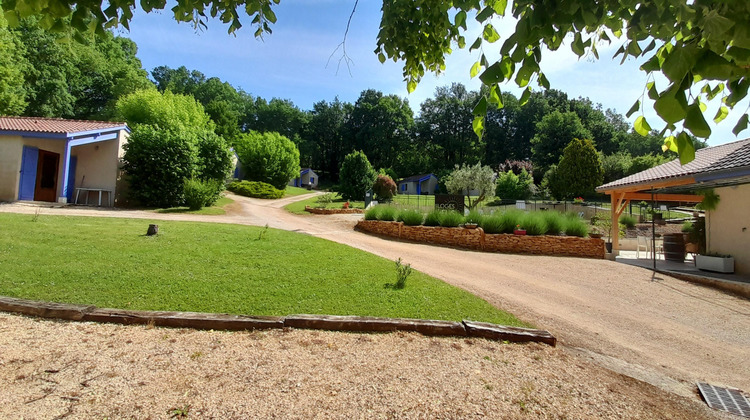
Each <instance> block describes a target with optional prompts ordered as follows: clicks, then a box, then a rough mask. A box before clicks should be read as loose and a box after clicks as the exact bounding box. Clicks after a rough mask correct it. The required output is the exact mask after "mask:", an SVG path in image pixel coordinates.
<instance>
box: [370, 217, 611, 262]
mask: <svg viewBox="0 0 750 420" xmlns="http://www.w3.org/2000/svg"><path fill="white" fill-rule="evenodd" d="M355 229H359V230H361V231H364V232H370V233H375V234H378V235H383V236H390V237H393V238H399V239H405V240H409V241H415V242H424V243H430V244H437V245H449V246H456V247H460V248H469V249H475V250H480V251H490V252H503V253H511V254H536V255H562V256H568V257H584V258H602V259H603V258H604V257H605V255H606V249H605V247H604V240H602V239H598V238H597V239H595V238H578V237H574V236H547V235H545V236H530V235H526V236H524V235H511V234H486V233H484V231H483V230H482V228H476V229H465V228H445V227H439V226H404V224H403V223H401V222H382V221H379V220H361V221H359V222H358V223H357V225H356V226H355Z"/></svg>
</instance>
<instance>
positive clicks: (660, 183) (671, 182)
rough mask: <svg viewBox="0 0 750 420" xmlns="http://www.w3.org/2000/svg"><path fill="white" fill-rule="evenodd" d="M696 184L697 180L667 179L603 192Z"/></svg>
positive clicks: (690, 178) (611, 192)
mask: <svg viewBox="0 0 750 420" xmlns="http://www.w3.org/2000/svg"><path fill="white" fill-rule="evenodd" d="M691 184H695V178H693V177H689V178H677V179H666V180H664V181H656V182H652V183H650V184H638V185H623V186H622V187H613V188H612V189H611V190H606V191H602V192H603V193H605V194H613V193H615V192H635V191H643V190H649V189H653V188H666V187H679V186H682V185H691Z"/></svg>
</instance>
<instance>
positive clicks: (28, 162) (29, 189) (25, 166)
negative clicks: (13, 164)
mask: <svg viewBox="0 0 750 420" xmlns="http://www.w3.org/2000/svg"><path fill="white" fill-rule="evenodd" d="M38 161H39V149H37V148H36V147H31V146H23V154H22V155H21V180H20V181H19V183H18V199H19V200H33V199H34V188H35V187H36V166H37V162H38Z"/></svg>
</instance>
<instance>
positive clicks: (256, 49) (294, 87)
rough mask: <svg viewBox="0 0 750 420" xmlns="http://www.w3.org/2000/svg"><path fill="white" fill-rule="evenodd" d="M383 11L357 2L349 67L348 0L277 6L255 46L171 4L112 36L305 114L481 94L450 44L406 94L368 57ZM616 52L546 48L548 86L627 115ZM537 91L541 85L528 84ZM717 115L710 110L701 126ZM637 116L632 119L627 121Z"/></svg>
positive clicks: (150, 61) (629, 83)
mask: <svg viewBox="0 0 750 420" xmlns="http://www.w3.org/2000/svg"><path fill="white" fill-rule="evenodd" d="M381 4H382V2H380V1H377V0H360V1H359V4H358V6H357V9H356V11H355V13H354V15H353V17H352V21H351V26H350V29H349V33H348V35H347V39H346V52H347V55H348V57H349V58H350V60H351V63H350V64H349V65H348V66H347V64H346V62H345V61H344V60H340V59H341V57H342V51H341V49H338V50H337V47H338V46H339V44H340V43H341V42H342V40H343V37H344V32H345V30H346V23H347V20H348V19H349V16H350V14H351V12H352V7H353V6H354V0H282V1H281V4H279V5H277V6H274V11H275V13H276V16H277V18H278V20H277V23H276V24H273V25H271V29H272V31H273V33H272V34H265V35H264V36H263V39H262V40H260V39H256V38H255V37H254V36H253V33H254V32H255V28H253V27H252V26H251V25H250V18H247V17H246V18H245V19H244V20H243V19H242V18H241V21H242V22H243V23H244V24H245V26H244V27H243V28H241V29H240V30H239V31H237V32H236V33H235V35H229V34H228V33H227V28H228V26H227V25H224V24H222V23H221V22H220V21H218V20H211V21H209V22H208V28H207V29H204V30H202V31H196V30H195V29H194V28H193V26H192V24H189V23H178V22H176V21H175V20H174V19H173V17H172V13H171V11H170V10H169V8H170V7H171V6H170V3H168V4H167V8H166V10H164V11H159V12H152V13H149V14H146V13H143V12H142V11H140V10H138V11H136V13H135V17H134V18H133V20H132V22H131V24H130V31H129V32H128V31H122V30H121V31H119V32H118V34H119V35H122V36H126V37H129V38H131V39H132V40H133V41H135V42H136V43H137V44H138V58H140V59H141V61H142V63H143V67H144V68H145V69H146V70H148V71H149V72H150V71H151V70H153V68H154V67H157V66H162V65H164V66H169V67H172V68H177V67H180V66H185V67H187V68H188V69H189V70H198V71H200V72H202V73H203V74H205V75H206V77H218V78H220V79H221V80H223V81H226V82H229V83H230V84H232V85H233V86H235V87H236V88H241V89H243V90H245V91H246V92H248V93H250V94H252V95H253V96H260V97H263V98H266V99H268V100H270V99H272V98H282V99H290V100H292V101H293V102H294V104H295V105H297V106H298V107H299V108H301V109H304V110H309V109H311V108H312V106H313V104H314V103H316V102H319V101H321V100H325V101H331V100H333V99H334V98H336V97H338V98H339V99H340V100H341V101H345V102H352V103H353V102H355V101H356V100H357V98H358V97H359V95H360V93H361V92H362V91H363V90H365V89H376V90H380V91H382V92H383V93H385V94H395V95H398V96H400V97H403V98H406V99H408V101H409V104H410V105H411V108H412V109H413V110H414V113H415V116H416V115H418V113H419V105H420V104H421V103H422V102H423V101H424V100H425V99H428V98H430V97H433V95H434V93H435V89H436V88H437V87H440V86H446V85H450V84H451V83H453V82H459V83H463V84H464V85H466V86H467V88H469V89H471V90H478V89H479V87H480V84H481V83H480V82H479V79H478V78H475V79H471V78H470V77H469V69H470V68H471V66H472V64H473V63H474V62H475V61H476V60H477V59H478V57H479V52H478V51H474V52H473V53H469V51H468V47H467V48H466V49H464V50H459V49H458V48H457V47H456V48H454V52H453V54H451V55H450V56H449V57H448V58H447V60H446V71H445V72H444V73H442V74H440V75H438V76H435V75H432V74H430V75H426V76H425V77H424V78H423V79H422V82H421V83H420V84H419V86H418V87H417V89H416V90H415V91H414V92H412V93H411V94H408V93H407V90H406V83H405V82H404V80H403V76H402V66H403V64H402V63H394V62H393V61H391V60H389V61H386V62H385V63H384V64H381V63H380V61H378V59H377V57H376V55H375V54H374V52H373V51H374V50H375V47H376V40H377V34H378V31H379V25H380V16H381V11H380V7H381ZM469 21H472V19H471V18H470V19H469ZM493 25H494V26H495V27H496V28H497V29H498V32H499V33H500V35H501V36H502V37H503V39H504V38H505V36H507V35H508V34H510V33H512V31H513V28H514V25H515V22H514V21H513V19H512V18H502V19H497V20H496V21H493ZM480 30H481V28H480V26H479V25H478V24H475V25H474V26H470V27H469V33H468V34H467V35H466V39H467V44H471V42H472V41H473V40H474V39H475V38H476V35H477V34H478V33H479V31H480ZM501 45H502V39H501V40H500V41H498V42H497V43H496V44H492V47H493V48H494V49H495V50H499V48H500V46H501ZM619 46H620V44H618V43H617V42H615V43H613V44H612V45H601V46H599V56H600V57H601V59H600V60H594V59H592V58H590V57H584V58H581V59H579V58H578V57H577V56H576V55H575V54H574V53H573V52H571V50H570V44H569V42H567V43H565V44H563V46H562V47H561V48H560V49H559V50H558V51H554V52H551V51H545V52H544V53H543V58H542V63H541V68H542V71H543V72H544V73H545V75H546V76H547V78H548V79H549V81H550V84H551V87H552V88H554V89H558V90H561V91H563V92H565V93H567V94H568V97H569V98H578V97H588V98H589V99H591V100H592V101H593V102H594V103H600V104H602V106H603V107H604V108H605V109H607V108H611V109H614V110H615V111H617V112H619V113H621V114H625V113H626V112H627V111H628V109H630V107H631V106H632V105H633V103H634V102H635V101H636V100H638V99H640V98H641V96H642V95H643V93H644V86H645V84H646V83H647V76H646V74H645V73H644V72H642V71H640V70H639V69H638V67H639V66H640V64H641V62H639V61H636V60H634V59H632V58H630V59H628V60H627V61H626V62H625V63H624V64H622V65H620V57H618V58H617V59H612V58H611V57H612V55H613V54H614V52H615V50H616V49H617V48H619ZM485 53H486V54H487V56H488V58H489V59H492V58H493V57H497V56H498V54H497V53H495V54H494V55H493V51H491V49H485ZM665 80H666V79H664V78H661V77H657V79H656V83H657V87H658V88H659V89H660V90H661V89H664V88H665V87H666V86H667V83H666V81H665ZM501 87H502V89H503V90H505V91H510V92H512V93H514V94H515V95H516V96H520V93H521V89H519V88H518V87H517V86H516V85H515V84H514V83H512V82H510V83H506V84H505V85H503V86H501ZM535 89H537V90H539V89H540V88H537V87H536V86H535ZM747 102H748V101H747V100H745V101H743V102H742V103H740V104H739V105H738V106H737V107H736V108H735V111H734V112H732V113H730V116H729V117H728V118H727V119H726V120H724V121H723V122H722V123H721V124H718V125H714V124H713V122H712V121H709V124H711V126H712V130H713V132H712V134H711V137H710V138H709V139H708V143H709V145H712V146H714V145H718V144H723V143H728V142H731V141H735V140H738V138H737V137H735V136H734V134H732V131H731V130H732V128H733V127H734V125H735V123H736V122H737V120H738V119H739V117H740V114H741V111H742V110H744V109H745V108H746V107H747ZM715 109H716V108H715V107H712V106H709V111H708V113H707V118H706V119H707V120H710V118H709V117H712V116H713V115H714V113H715ZM642 112H643V115H644V116H645V117H646V119H647V120H648V121H649V122H650V124H651V126H652V127H653V128H654V129H661V128H662V127H663V123H661V120H659V119H658V117H657V116H656V114H655V112H654V111H653V109H652V105H651V103H649V102H646V104H645V106H644V107H643V111H642ZM638 115H640V113H636V114H634V115H633V116H632V117H631V118H630V121H631V122H632V121H634V120H635V118H636V117H637V116H638ZM748 135H749V134H748V132H747V131H746V132H744V133H740V138H745V137H747V136H748Z"/></svg>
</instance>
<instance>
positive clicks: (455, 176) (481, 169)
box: [445, 163, 495, 209]
mask: <svg viewBox="0 0 750 420" xmlns="http://www.w3.org/2000/svg"><path fill="white" fill-rule="evenodd" d="M445 186H446V188H447V189H448V192H449V193H451V194H461V195H464V196H466V201H467V202H468V204H469V209H474V208H476V206H477V204H479V203H481V202H482V201H484V200H487V199H490V198H492V197H494V196H495V172H493V171H492V168H490V167H489V166H482V164H481V163H477V164H476V165H473V166H469V165H466V164H464V165H463V166H462V167H460V168H459V167H458V166H456V169H454V170H453V172H451V174H450V175H448V179H446V181H445ZM472 197H474V198H472Z"/></svg>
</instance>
